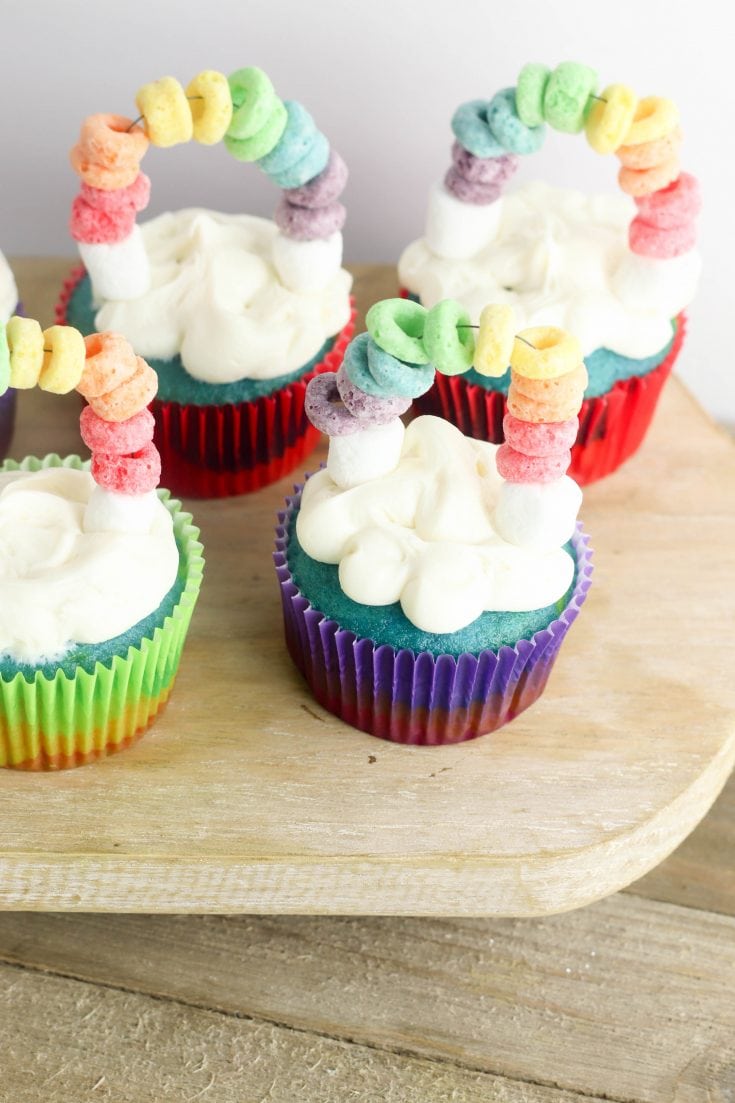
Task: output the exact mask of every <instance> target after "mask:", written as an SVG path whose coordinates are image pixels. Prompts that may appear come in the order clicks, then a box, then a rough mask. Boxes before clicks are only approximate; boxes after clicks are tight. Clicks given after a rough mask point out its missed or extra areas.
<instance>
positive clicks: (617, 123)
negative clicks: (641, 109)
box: [584, 84, 638, 153]
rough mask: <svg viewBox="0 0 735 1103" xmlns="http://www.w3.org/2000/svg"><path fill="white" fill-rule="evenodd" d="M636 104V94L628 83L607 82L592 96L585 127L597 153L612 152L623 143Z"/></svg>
mask: <svg viewBox="0 0 735 1103" xmlns="http://www.w3.org/2000/svg"><path fill="white" fill-rule="evenodd" d="M637 106H638V97H637V96H636V94H635V92H634V91H633V89H632V88H629V87H628V85H627V84H608V86H607V88H606V89H605V90H604V91H603V92H601V93H600V96H599V98H596V99H593V100H592V104H591V106H590V108H589V111H588V112H587V119H586V121H585V124H584V129H585V133H586V135H587V141H588V142H589V144H590V145H591V146H592V148H593V149H594V151H595V152H596V153H614V152H615V150H616V149H617V148H618V146H620V145H622V143H623V140H624V138H625V136H626V135H627V133H628V131H629V130H630V125H631V123H632V122H633V119H634V117H635V112H636V107H637Z"/></svg>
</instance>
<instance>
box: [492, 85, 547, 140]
mask: <svg viewBox="0 0 735 1103" xmlns="http://www.w3.org/2000/svg"><path fill="white" fill-rule="evenodd" d="M487 121H488V126H489V127H490V129H491V131H492V132H493V134H494V135H495V137H496V138H497V140H498V141H499V142H500V144H501V146H502V147H503V149H505V150H507V151H508V152H509V153H523V154H526V153H536V152H537V151H538V150H539V149H541V146H542V145H543V143H544V138H545V137H546V127H545V126H544V124H543V123H541V124H540V125H539V126H526V124H525V123H523V122H521V120H520V117H519V115H518V111H517V109H516V90H515V88H503V89H502V90H501V91H500V92H496V93H495V95H494V96H493V98H492V99H491V100H490V103H489V104H488V107H487Z"/></svg>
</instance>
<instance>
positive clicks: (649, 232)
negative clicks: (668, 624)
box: [398, 62, 701, 484]
mask: <svg viewBox="0 0 735 1103" xmlns="http://www.w3.org/2000/svg"><path fill="white" fill-rule="evenodd" d="M547 123H548V125H549V126H550V127H552V128H553V129H556V130H560V131H562V132H564V133H578V132H580V131H582V130H584V131H585V133H586V137H587V141H588V142H589V144H590V145H591V146H592V148H593V150H595V152H597V153H603V154H608V153H614V154H615V155H616V156H617V158H618V160H619V162H620V170H619V173H618V182H619V185H620V188H621V191H622V194H621V195H617V196H616V195H597V196H586V195H583V194H582V193H581V192H578V191H569V190H564V189H556V188H551V187H549V186H546V185H544V184H542V183H534V184H530V185H526V186H524V187H521V188H518V189H517V190H515V191H512V192H510V193H508V194H504V193H505V189H506V185H507V183H508V181H509V180H510V179H511V177H512V176H513V174H514V173H515V171H516V169H517V168H518V165H519V161H520V158H521V157H522V156H524V155H526V154H529V153H533V152H535V151H536V150H537V149H539V148H540V146H541V144H542V142H543V140H544V138H545V134H546V124H547ZM452 130H453V133H454V144H453V146H452V164H451V166H450V168H449V170H448V172H447V174H446V176H445V177H444V180H443V182H442V183H440V184H437V185H436V186H434V187H433V188H432V190H431V193H430V198H429V210H428V217H427V223H426V230H425V235H424V237H423V238H421V239H419V240H418V241H415V242H413V243H412V244H411V245H409V246H408V248H407V249H406V250H405V251H404V253H403V255H402V257H401V259H400V262H399V266H398V271H399V277H400V282H401V284H402V286H403V288H404V290H405V293H406V294H408V295H410V296H411V297H413V298H415V299H417V300H418V301H420V302H421V303H423V304H424V305H425V306H428V307H431V306H432V305H433V304H434V303H435V302H438V301H440V300H441V299H442V298H444V297H445V296H446V295H452V296H454V297H455V298H457V299H458V300H459V301H460V302H462V304H463V305H464V306H465V307H466V308H467V309H468V311H469V313H470V316H471V318H472V320H473V321H477V318H478V316H479V311H480V309H481V307H482V304H483V303H485V302H487V301H488V299H493V300H495V301H497V302H502V303H508V304H510V305H512V306H513V308H514V310H515V312H516V314H517V316H518V319H519V323H520V324H523V325H525V326H535V325H556V326H560V327H564V328H567V329H569V330H570V331H571V332H573V333H575V334H576V335H577V336H578V337H579V339H580V341H581V343H582V350H583V354H584V361H585V364H586V367H587V371H588V375H589V382H588V386H587V389H586V391H585V396H584V402H583V404H582V408H581V410H580V414H579V434H578V437H577V440H576V442H575V445H574V447H573V449H572V464H571V468H570V473H571V474H572V475H573V476H574V478H575V479H577V481H578V482H580V483H582V484H584V483H589V482H592V481H594V480H595V479H599V478H601V477H602V476H604V475H607V474H610V473H611V472H612V471H614V470H616V468H617V467H619V466H620V464H621V463H623V462H624V461H625V460H626V459H628V458H629V457H630V456H631V455H633V453H634V452H635V451H636V450H637V448H638V447H639V445H640V444H641V442H642V440H643V438H644V436H645V434H646V431H647V429H648V426H649V424H650V422H651V419H652V417H653V413H654V410H655V408H656V403H657V401H658V397H659V394H660V393H661V389H662V387H663V385H664V382H665V381H666V378H667V377H668V375H669V374H670V372H671V369H672V367H673V365H674V363H675V361H676V358H677V356H678V354H679V350H680V349H681V346H682V342H683V339H684V332H685V314H684V311H685V309H686V307H687V306H688V304H689V303H690V302H691V300H692V298H693V297H694V294H695V292H696V288H697V283H698V280H699V275H700V269H701V259H700V255H699V253H698V251H697V249H696V229H695V219H696V216H697V214H698V211H699V207H700V195H699V186H698V183H697V180H696V179H695V177H693V176H691V175H690V174H689V173H686V172H682V171H681V169H680V163H679V148H680V144H681V131H680V129H679V113H678V110H677V108H676V106H675V105H674V104H673V103H672V101H671V100H667V99H663V98H661V97H658V96H648V97H646V98H644V99H640V100H639V99H638V97H637V96H636V95H635V93H634V92H633V91H632V90H631V89H630V88H628V87H627V86H625V85H622V84H611V85H609V86H608V87H606V88H605V89H604V90H603V91H601V92H599V94H598V92H597V75H596V73H595V72H594V71H593V70H592V69H590V68H588V67H587V66H585V65H580V64H577V63H574V62H564V63H562V64H561V65H559V66H557V68H556V69H555V70H553V72H552V71H550V70H548V69H547V68H546V67H545V66H543V65H536V64H531V65H527V66H525V67H524V69H523V70H522V71H521V73H520V75H519V78H518V83H517V85H516V87H514V88H506V89H503V90H502V91H500V92H498V93H496V95H495V96H494V97H493V98H492V99H491V100H489V101H484V100H473V101H471V102H470V103H466V104H462V105H461V106H460V107H459V108H458V109H457V111H456V112H455V114H454V116H453V118H452ZM506 368H507V365H506ZM509 383H510V373H509V371H507V370H506V371H503V372H502V373H501V374H500V375H499V376H497V377H495V376H492V377H490V376H484V375H482V374H481V373H479V372H477V371H471V372H468V373H467V375H466V376H463V377H462V378H440V379H439V380H438V381H437V386H436V387H435V388H434V389H433V390H432V391H431V392H430V393H428V394H427V395H425V396H424V397H422V398H421V399H420V400H419V401H418V402H417V408H418V410H419V411H420V412H424V413H435V414H440V415H441V416H443V417H446V418H448V419H449V420H450V421H452V422H453V423H454V424H455V425H457V426H458V427H459V428H460V429H462V431H463V432H464V433H467V434H469V435H471V436H475V437H477V438H479V439H482V440H490V441H494V442H500V441H502V440H503V430H502V426H503V418H504V415H505V411H506V409H507V395H508V387H509Z"/></svg>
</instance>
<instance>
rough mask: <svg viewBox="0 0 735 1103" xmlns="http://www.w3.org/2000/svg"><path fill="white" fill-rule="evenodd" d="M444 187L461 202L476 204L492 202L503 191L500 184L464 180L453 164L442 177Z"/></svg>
mask: <svg viewBox="0 0 735 1103" xmlns="http://www.w3.org/2000/svg"><path fill="white" fill-rule="evenodd" d="M444 187H445V188H446V189H447V191H448V192H451V193H452V195H454V196H456V197H457V199H461V200H462V202H463V203H476V204H477V205H478V206H481V205H483V204H484V205H487V204H488V203H494V202H495V200H496V199H499V198H500V196H501V194H502V191H503V185H502V184H497V183H496V184H480V183H478V182H477V181H476V180H465V178H464V177H463V176H460V174H459V172H458V171H457V169H456V168H455V167H454V165H452V167H451V168H450V169H449V171H448V172H447V175H446V176H445V177H444Z"/></svg>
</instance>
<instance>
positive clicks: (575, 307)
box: [398, 183, 701, 359]
mask: <svg viewBox="0 0 735 1103" xmlns="http://www.w3.org/2000/svg"><path fill="white" fill-rule="evenodd" d="M501 202H502V211H501V215H500V222H499V225H498V227H497V230H495V229H493V233H492V237H491V240H484V241H483V240H479V241H478V245H477V252H476V253H475V255H474V256H471V257H465V258H463V259H448V258H447V257H440V256H437V255H436V253H434V252H433V251H432V250H431V249H430V247H429V245H428V244H427V241H426V239H425V238H421V239H419V240H418V241H414V242H413V243H412V244H411V245H409V246H408V248H407V249H406V250H405V251H404V253H403V255H402V257H401V259H400V261H399V264H398V272H399V276H400V279H401V283H402V284H403V285H404V286H405V287H407V288H408V290H409V291H412V292H414V294H417V295H418V296H419V297H420V299H421V301H422V303H423V304H424V305H425V306H427V307H432V306H434V304H435V303H437V302H439V301H440V300H441V299H446V298H452V299H458V300H459V301H460V302H461V303H463V304H464V306H465V307H466V308H467V310H468V311H469V313H470V314H471V315H472V317H473V320H474V321H478V320H479V316H480V312H481V310H482V308H483V306H485V304H486V303H488V302H506V303H511V304H512V305H513V307H514V308H515V310H516V314H517V317H518V327H519V328H525V327H526V326H535V325H556V326H560V327H561V328H563V329H568V330H569V331H570V332H571V333H574V334H576V335H577V337H579V339H580V341H581V342H582V349H583V352H584V355H585V356H587V355H588V354H589V353H591V352H593V351H594V350H595V349H598V348H607V349H611V350H612V351H614V352H617V353H620V354H621V355H623V356H630V357H633V358H635V359H640V358H643V357H646V356H651V355H653V354H654V353H656V352H658V351H659V350H660V349H662V348H664V346H665V345H666V344H667V343H668V342H669V341H670V340H671V325H670V320H671V318H673V317H674V316H675V315H676V314H678V313H679V311H681V310H683V309H684V307H686V306H687V305H688V304H689V303H690V302H691V300H692V298H693V296H694V294H695V292H696V288H697V283H698V280H699V274H700V270H701V259H700V256H699V253H698V252H697V251H696V250H692V251H691V252H690V253H686V254H684V256H681V257H676V258H674V259H673V260H651V259H650V258H648V257H636V256H635V255H634V254H632V253H631V252H630V250H629V248H628V225H629V223H630V221H631V219H632V218H633V216H634V215H635V213H636V207H635V204H634V202H633V200H632V199H629V198H628V197H627V196H625V195H622V194H621V195H597V196H586V195H583V194H582V192H578V191H569V190H566V189H560V188H552V187H550V186H549V185H547V184H544V183H534V184H529V185H527V186H526V187H524V188H520V189H518V190H517V191H515V192H511V193H509V194H508V195H506V196H505V197H504V199H503V200H502V201H501ZM464 206H466V207H469V206H471V204H465V205H464Z"/></svg>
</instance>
